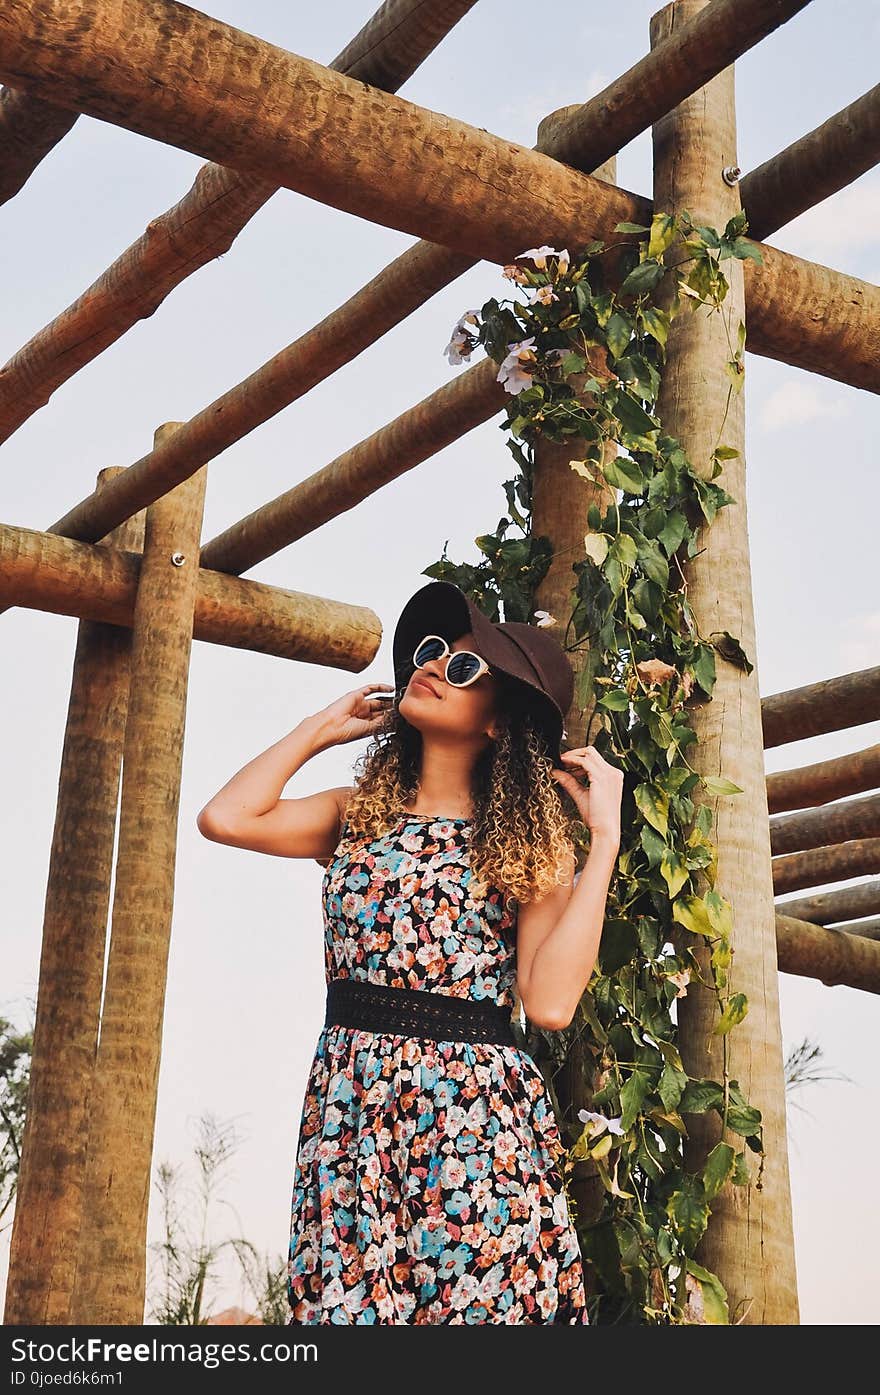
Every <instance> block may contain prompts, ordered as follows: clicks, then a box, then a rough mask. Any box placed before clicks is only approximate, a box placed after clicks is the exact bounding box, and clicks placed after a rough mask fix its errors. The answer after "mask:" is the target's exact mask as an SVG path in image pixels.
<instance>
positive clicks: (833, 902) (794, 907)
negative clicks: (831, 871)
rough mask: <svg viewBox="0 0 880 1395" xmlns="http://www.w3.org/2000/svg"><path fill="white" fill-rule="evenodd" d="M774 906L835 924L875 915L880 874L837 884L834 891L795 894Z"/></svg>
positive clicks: (879, 906)
mask: <svg viewBox="0 0 880 1395" xmlns="http://www.w3.org/2000/svg"><path fill="white" fill-rule="evenodd" d="M874 841H877V840H876V839H875V840H874ZM777 909H778V910H780V911H783V912H784V913H785V914H786V915H793V916H795V917H796V918H797V919H798V920H809V921H812V922H813V923H814V924H816V925H834V924H840V923H841V922H845V921H847V920H859V919H860V917H862V916H867V915H876V914H877V912H878V911H880V877H877V878H875V879H874V881H871V882H856V884H855V885H854V886H841V887H836V888H835V890H834V891H818V892H816V893H814V895H812V896H797V897H795V898H794V899H793V900H791V901H784V902H782V903H781V904H780V903H779V902H777Z"/></svg>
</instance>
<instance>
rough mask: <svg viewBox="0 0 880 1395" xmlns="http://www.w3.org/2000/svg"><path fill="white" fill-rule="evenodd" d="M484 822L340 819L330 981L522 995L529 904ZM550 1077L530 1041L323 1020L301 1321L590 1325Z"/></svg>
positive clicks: (292, 1275) (294, 1295)
mask: <svg viewBox="0 0 880 1395" xmlns="http://www.w3.org/2000/svg"><path fill="white" fill-rule="evenodd" d="M469 835H470V821H469V820H468V819H462V818H440V819H436V818H430V817H427V816H424V815H412V814H407V813H404V814H402V815H401V816H400V817H399V818H398V819H397V820H396V822H394V823H393V824H392V826H391V828H390V829H389V830H388V831H387V832H386V833H385V834H384V835H383V836H381V837H380V838H378V839H375V840H372V841H365V840H363V839H358V838H355V837H354V836H353V835H352V834H351V833H350V830H349V828H348V824H347V821H344V822H343V824H342V828H341V832H340V841H339V843H338V845H337V848H336V850H335V853H334V856H333V858H332V860H331V861H330V863H329V865H328V866H327V868H326V871H325V873H324V879H323V915H324V926H325V943H324V957H325V969H326V977H327V980H328V981H329V980H330V979H333V978H347V977H350V978H355V979H361V980H364V979H366V980H368V981H369V982H372V983H378V984H384V985H386V986H389V987H392V988H411V989H421V990H424V991H426V992H431V993H449V994H452V995H454V996H457V997H462V998H477V999H486V998H489V999H492V1000H493V1001H494V1002H497V1003H499V1004H503V1005H505V1006H507V1005H509V1006H510V1008H511V1013H512V1012H513V1009H514V1006H515V1003H516V998H515V985H516V969H515V962H516V937H515V927H516V909H515V905H516V903H515V902H512V906H513V908H512V909H506V908H505V906H504V904H503V896H502V893H501V891H500V890H498V889H497V888H494V887H489V888H488V889H487V888H486V886H485V883H477V882H476V880H475V881H474V888H473V892H471V890H470V886H469V884H470V882H471V870H470V865H469V859H468V839H469ZM564 1154H565V1147H564V1144H563V1142H562V1140H561V1138H560V1135H559V1130H558V1127H557V1121H556V1118H555V1116H554V1114H553V1111H552V1107H551V1102H550V1098H549V1095H548V1094H547V1090H546V1085H545V1083H544V1079H543V1076H542V1075H541V1072H540V1070H539V1068H538V1066H537V1064H536V1063H535V1061H534V1060H533V1058H532V1057H531V1056H530V1055H529V1054H528V1053H527V1052H525V1051H522V1050H520V1048H519V1047H517V1046H508V1045H496V1044H493V1043H483V1042H456V1041H434V1040H431V1039H429V1038H426V1037H412V1036H403V1035H396V1034H391V1033H386V1032H372V1031H365V1030H362V1029H360V1028H353V1027H344V1026H337V1025H333V1026H329V1027H327V1026H324V1027H322V1029H321V1032H320V1035H319V1037H318V1042H317V1047H316V1049H315V1055H314V1059H313V1062H312V1065H311V1068H310V1071H309V1077H308V1082H307V1085H306V1090H305V1097H304V1100H303V1110H302V1120H301V1125H300V1133H299V1141H298V1146H297V1156H296V1166H295V1173H294V1183H293V1196H292V1203H291V1230H290V1247H289V1255H288V1266H287V1297H288V1302H289V1304H290V1316H289V1319H288V1323H291V1324H314V1323H337V1324H350V1323H398V1324H399V1323H412V1324H422V1323H469V1324H473V1323H486V1322H495V1323H511V1324H520V1323H550V1322H555V1323H586V1322H587V1321H588V1319H587V1310H586V1300H585V1294H584V1286H583V1274H582V1268H581V1259H580V1250H579V1247H578V1242H577V1236H576V1234H575V1230H574V1226H573V1223H572V1219H571V1216H570V1213H569V1210H568V1204H567V1198H566V1193H565V1189H564V1185H563V1172H562V1159H563V1157H564Z"/></svg>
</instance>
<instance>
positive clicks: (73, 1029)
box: [3, 466, 144, 1327]
mask: <svg viewBox="0 0 880 1395" xmlns="http://www.w3.org/2000/svg"><path fill="white" fill-rule="evenodd" d="M120 468H121V467H120V466H110V467H109V468H108V469H106V470H102V471H101V472H100V474H99V475H98V488H99V489H100V488H102V487H103V485H104V484H105V483H106V481H107V479H109V478H111V477H112V476H113V474H115V473H116V472H117V471H118V470H119V469H120ZM143 536H144V516H143V514H137V515H135V517H134V518H131V519H129V520H128V521H127V522H126V523H124V524H123V525H122V526H121V527H120V528H119V529H118V530H117V532H116V533H115V534H114V535H113V536H112V537H111V538H109V539H108V546H107V549H106V550H107V551H108V552H109V551H110V548H111V547H113V548H125V549H128V550H131V551H132V552H134V551H140V550H141V549H142V547H143ZM130 651H131V631H130V630H124V629H120V628H119V627H118V626H117V625H108V624H102V623H100V622H95V621H92V620H82V621H80V624H79V627H78V631H77V640H76V650H75V653H74V660H73V673H72V676H71V684H70V702H69V705H68V710H67V725H66V727H65V731H64V744H63V747H62V752H61V768H60V773H59V777H58V799H57V804H56V809H55V826H54V829H53V832H52V849H51V852H50V855H49V875H48V882H47V886H46V904H45V911H44V915H43V937H42V947H41V951H40V972H39V982H38V987H37V1013H36V1022H35V1026H34V1044H33V1051H32V1055H31V1068H30V1080H29V1085H28V1099H27V1114H26V1116H25V1127H24V1137H23V1140H22V1152H21V1161H20V1164H19V1172H18V1184H17V1190H16V1202H15V1215H14V1219H13V1226H12V1239H11V1245H10V1253H9V1277H8V1280H7V1287H6V1304H5V1308H4V1316H3V1320H4V1322H5V1323H7V1324H10V1325H11V1324H16V1325H19V1324H24V1325H28V1326H30V1325H33V1326H40V1327H43V1326H52V1325H54V1324H64V1323H67V1322H69V1320H70V1295H71V1290H72V1287H73V1276H74V1270H75V1265H76V1254H77V1245H78V1242H79V1233H80V1224H81V1220H82V1198H83V1184H84V1180H85V1165H86V1152H87V1145H88V1130H89V1103H90V1097H91V1090H92V1079H93V1074H94V1068H95V1056H96V1051H97V1045H98V1026H99V1021H100V1013H101V991H102V987H103V982H104V953H105V945H106V938H107V915H108V911H109V908H110V879H111V870H112V866H113V844H114V841H115V838H116V806H117V801H118V795H119V776H120V770H121V765H122V744H123V737H124V733H125V714H126V708H127V705H128V685H129V660H130Z"/></svg>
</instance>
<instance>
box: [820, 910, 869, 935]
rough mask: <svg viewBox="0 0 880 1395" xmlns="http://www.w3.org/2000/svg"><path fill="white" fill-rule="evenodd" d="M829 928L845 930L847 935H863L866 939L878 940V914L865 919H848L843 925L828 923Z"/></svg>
mask: <svg viewBox="0 0 880 1395" xmlns="http://www.w3.org/2000/svg"><path fill="white" fill-rule="evenodd" d="M826 928H827V929H829V930H845V931H846V933H847V934H848V935H864V937H865V938H866V939H868V940H880V915H872V916H867V917H866V919H865V920H848V921H847V922H846V924H845V925H829V926H827V927H826Z"/></svg>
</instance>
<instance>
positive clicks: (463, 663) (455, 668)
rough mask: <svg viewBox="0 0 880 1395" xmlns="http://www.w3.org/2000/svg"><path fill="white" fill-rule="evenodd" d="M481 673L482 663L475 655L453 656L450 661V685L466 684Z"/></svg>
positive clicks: (448, 671) (448, 674)
mask: <svg viewBox="0 0 880 1395" xmlns="http://www.w3.org/2000/svg"><path fill="white" fill-rule="evenodd" d="M479 671H480V661H479V659H478V658H477V657H476V655H475V654H465V653H461V654H453V655H452V658H451V659H450V660H449V667H448V668H447V670H446V677H447V679H448V680H449V682H450V683H466V682H467V681H468V679H469V678H473V677H474V676H475V675H476V674H477V673H479Z"/></svg>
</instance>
